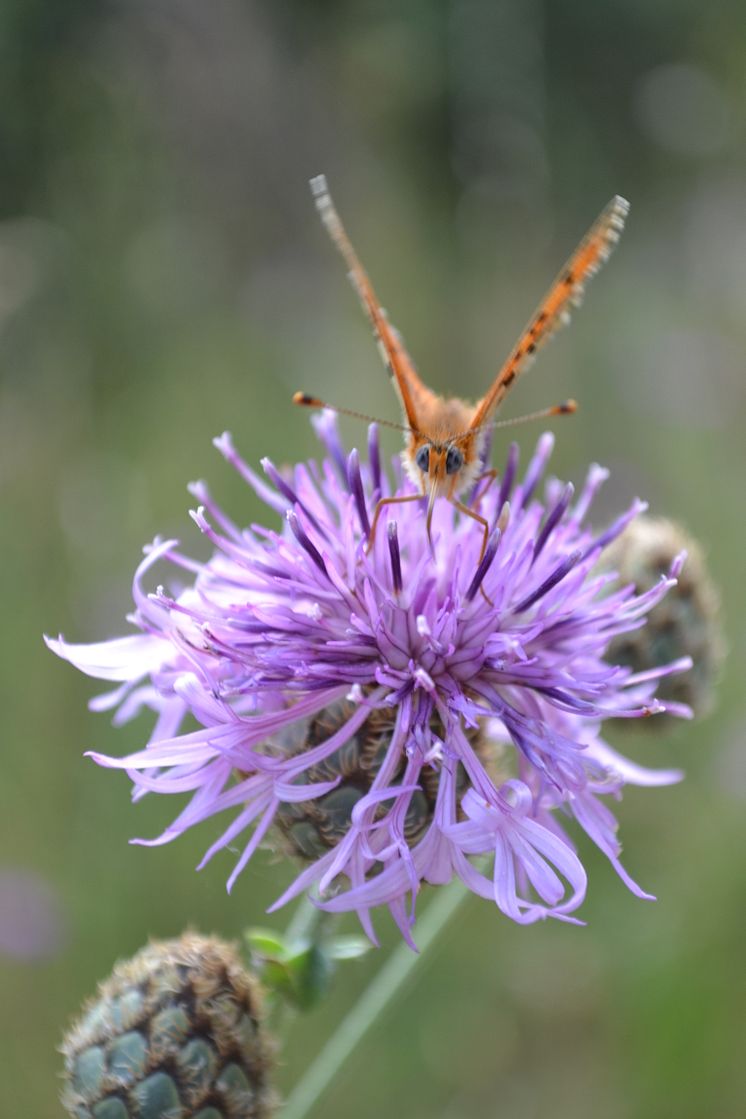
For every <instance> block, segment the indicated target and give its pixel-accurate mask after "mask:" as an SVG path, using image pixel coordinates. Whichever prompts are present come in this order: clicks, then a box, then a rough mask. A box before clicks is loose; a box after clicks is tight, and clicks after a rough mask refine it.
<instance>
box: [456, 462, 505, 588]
mask: <svg viewBox="0 0 746 1119" xmlns="http://www.w3.org/2000/svg"><path fill="white" fill-rule="evenodd" d="M489 473H491V474H497V471H496V470H492V471H489ZM483 477H484V475H483ZM451 505H455V506H456V508H457V509H458V510H459V511H460V512H462V513H465V514H466V516H467V517H471V519H472V520H473V521H478V522H479V524H480V525H481V526H482V547H481V548H480V550H479V560H478V561H477V567H478V566H479V564H480V563H481V562H482V560H483V559H484V553H485V552H486V550H487V541H488V540H489V538H490V526H489V524H488V523H487V521H486V520H485V519H484V517H482V516H480V514H479V513H475V512H474V510H473V509H470V508H469V506H468V505H464V503H463V502H462V501H457V500H456V498H455V497H452V498H451ZM479 591H480V594H481V595H482V598H483V599H484V601H485V602H486V603H487V605H488V606H494V605H495V604H494V602H493V601H492V599H491V598H490V596H489V595H488V594H487V592H486V590H485V589H484V587H482V586H480V588H479Z"/></svg>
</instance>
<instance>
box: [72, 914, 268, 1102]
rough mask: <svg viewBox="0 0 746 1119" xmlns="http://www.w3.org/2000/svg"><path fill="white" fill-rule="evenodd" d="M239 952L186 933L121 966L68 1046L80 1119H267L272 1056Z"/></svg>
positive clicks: (257, 993)
mask: <svg viewBox="0 0 746 1119" xmlns="http://www.w3.org/2000/svg"><path fill="white" fill-rule="evenodd" d="M261 1014H262V996H261V990H260V987H259V984H258V982H257V980H256V979H255V978H254V977H253V976H252V975H250V974H249V973H248V972H247V971H246V969H245V968H244V966H243V964H242V963H241V960H240V959H239V956H238V954H237V952H236V950H235V948H234V947H232V946H231V945H230V944H227V943H225V942H224V941H221V940H217V939H215V938H214V937H204V936H198V935H197V934H195V933H185V934H184V935H183V936H182V937H180V938H179V939H178V940H166V941H153V942H152V943H151V944H149V945H148V946H147V947H146V948H143V949H142V950H141V951H140V952H138V953H137V955H136V956H134V957H133V959H131V960H126V961H120V963H118V964H117V965H116V967H115V968H114V971H113V972H112V974H111V976H110V977H109V978H108V979H106V980H105V981H104V982H103V983H102V984H100V986H99V990H98V994H97V996H96V997H95V998H93V999H91V1000H90V1001H89V1002H88V1003H87V1004H86V1005H85V1006H84V1008H83V1013H82V1016H81V1017H80V1018H79V1019H78V1020H77V1021H76V1022H74V1023H73V1025H72V1026H71V1028H70V1029H69V1030H68V1032H67V1034H66V1036H65V1039H64V1041H63V1043H62V1052H63V1054H64V1057H65V1088H64V1091H63V1095H62V1102H63V1104H64V1105H65V1107H66V1108H67V1110H68V1111H69V1113H70V1114H71V1115H72V1116H74V1119H165V1117H168V1119H265V1117H268V1116H270V1115H271V1114H272V1112H273V1109H274V1095H273V1092H272V1091H271V1089H270V1087H269V1085H268V1074H269V1072H270V1069H271V1066H272V1064H273V1058H272V1053H273V1047H272V1044H271V1042H270V1041H269V1039H268V1037H267V1034H266V1031H265V1029H264V1026H263V1024H262V1021H261Z"/></svg>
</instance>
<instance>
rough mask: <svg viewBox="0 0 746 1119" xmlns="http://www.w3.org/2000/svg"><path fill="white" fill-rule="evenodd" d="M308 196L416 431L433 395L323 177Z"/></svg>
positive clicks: (317, 179)
mask: <svg viewBox="0 0 746 1119" xmlns="http://www.w3.org/2000/svg"><path fill="white" fill-rule="evenodd" d="M311 193H312V194H313V197H314V201H315V203H316V208H317V210H318V211H319V214H320V216H321V220H322V221H323V223H324V225H325V226H326V229H327V232H328V233H329V236H330V237H331V239H332V241H333V242H334V244H335V245H336V246H337V248H338V249H339V251H340V253H341V254H342V256H343V257H344V260H345V263H346V265H347V267H348V269H349V274H350V279H351V280H352V283H353V285H354V287H355V290H356V291H357V293H358V295H359V296H360V302H361V303H362V305H363V308H364V310H365V313H366V314H367V316H368V318H369V319H370V323H371V326H372V327H373V333H374V334H375V336H376V341H377V342H378V348H379V350H380V351H381V357H382V358H383V361H384V364H385V365H386V367H387V369H388V371H389V373H390V375H391V378H392V380H393V381H394V384H395V385H396V389H397V392H398V394H399V399H400V400H401V403H402V407H403V409H404V413H405V415H406V417H407V422H408V424H409V426H410V428H411V429H412V430H413V431H417V430H418V428H419V424H418V417H419V416H420V415H421V412H422V409H423V407H425V406H427V404H428V403H429V402H430V401H431V400H432V399H433V398H434V394H433V393H432V392H431V390H430V389H429V388H428V387H427V385H425V384H424V383H423V382H422V381H421V380H420V378H419V376H418V374H417V371H416V369H415V367H414V365H413V363H412V361H411V359H410V357H409V354H408V353H407V351H406V349H405V348H404V344H403V342H402V340H401V336H400V334H399V332H398V331H397V330H395V329H394V327H393V326H392V325H391V323H390V322H389V321H388V319H387V318H386V314H385V312H384V310H383V308H382V307H381V305H380V303H379V302H378V299H377V298H376V293H375V292H374V290H373V285H372V284H371V282H370V280H369V278H368V274H367V272H366V271H365V269H364V268H363V266H362V264H361V263H360V261H359V259H358V256H357V253H356V252H355V250H354V248H353V247H352V242H351V241H350V239H349V237H348V236H347V233H346V231H345V228H344V226H343V225H342V221H341V219H340V217H339V214H338V213H337V210H336V207H335V205H334V202H333V201H332V197H331V195H330V194H329V190H328V187H327V185H326V178H325V176H324V175H317V176H316V178H315V179H311Z"/></svg>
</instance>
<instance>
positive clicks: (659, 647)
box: [605, 516, 724, 727]
mask: <svg viewBox="0 0 746 1119" xmlns="http://www.w3.org/2000/svg"><path fill="white" fill-rule="evenodd" d="M682 551H686V553H687V558H686V562H685V564H684V567H683V570H682V572H681V574H680V575H679V577H678V582H677V585H676V586H675V587H673V588H672V590H670V591H669V593H668V594H667V595H666V596H665V598H663V599H662V600H661V601H660V602H659V603H658V604H657V605H656V606H654V607H653V609H652V610H651V611H650V613H649V614H648V617H647V622H646V624H645V625H644V626H642V627H641V628H640V629H637V630H631V631H629V632H627V633H624V634H621V635H620V636H618V637H616V638H614V640H613V641H612V642H611V644H610V646H609V650H608V652H607V656H606V659H607V661H609V662H610V663H614V664H623V665H628V666H629V667H630V668H632V669H633V671H635V672H644V671H646V670H649V669H652V668H660V667H662V666H663V665H665V664H668V663H670V662H671V661H675V660H678V658H679V657H691V658H692V662H693V663H692V667H691V668H690V669H689V670H688V671H686V672H682V673H677V674H676V675H672V676H665V677H663V679H662V680H661V681H660V683H659V685H658V687H657V689H656V695H657V697H658V698H659V699H661V700H662V701H663V702H664V703H665V702H666V700H668V701H673V702H676V703H685V704H687V705H688V706H689V707H691V708H692V710H693V711H694V713H695V715H702V714H704V713H705V712H706V711H707V710H708V709H709V708H710V706H711V704H712V697H713V692H714V685H715V680H716V677H717V671H718V668H719V666H720V662H721V660H722V657H723V645H724V642H723V635H722V629H721V625H720V617H719V595H718V592H717V590H716V589H715V585H714V583H713V581H712V578H711V577H710V573H709V570H708V568H707V564H706V562H705V557H704V553H703V551H702V548H701V547H700V545H699V544H698V543H697V541H696V540H694V539H693V538H692V537H691V536H690V535H689V534H688V533H687V532H685V530H684V529H683V528H682V527H681V526H680V525H678V524H676V523H675V522H674V521H669V520H666V519H664V518H662V517H647V516H641V517H637V518H636V519H635V520H634V521H633V522H632V523H631V524H630V525H629V527H628V528H626V529H625V531H624V532H623V533H622V535H621V536H620V537H619V538H618V540H616V541H615V542H614V544H612V546H611V548H610V549H609V550H608V552H607V553H606V556H605V561H606V565H607V566H609V567H611V568H614V569H615V570H616V571H617V572H618V574H619V580H620V583H622V584H626V583H633V584H634V586H635V589H636V591H637V593H638V594H643V593H644V592H645V591H647V590H649V589H650V588H651V587H652V586H654V585H655V584H656V583H658V582H659V581H660V578H661V576H662V575H665V574H667V573H668V571H669V569H670V566H671V562H672V561H673V559H674V558H675V557H676V556H677V555H678V554H679V553H680V552H682ZM643 724H644V725H645V726H647V727H650V726H655V725H656V724H658V720H657V719H654V720H649V721H648V720H641V721H636V723H635V725H643ZM658 725H660V724H658Z"/></svg>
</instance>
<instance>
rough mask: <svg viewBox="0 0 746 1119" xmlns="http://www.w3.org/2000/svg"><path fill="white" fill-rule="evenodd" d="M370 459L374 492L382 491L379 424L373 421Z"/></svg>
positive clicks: (370, 438)
mask: <svg viewBox="0 0 746 1119" xmlns="http://www.w3.org/2000/svg"><path fill="white" fill-rule="evenodd" d="M368 460H369V462H370V473H371V477H372V479H373V492H374V493H377V494H380V492H381V452H380V445H379V441H378V424H375V423H372V424H371V425H370V426H369V428H368Z"/></svg>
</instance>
